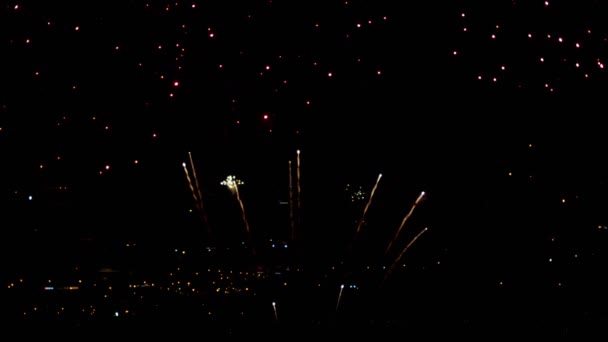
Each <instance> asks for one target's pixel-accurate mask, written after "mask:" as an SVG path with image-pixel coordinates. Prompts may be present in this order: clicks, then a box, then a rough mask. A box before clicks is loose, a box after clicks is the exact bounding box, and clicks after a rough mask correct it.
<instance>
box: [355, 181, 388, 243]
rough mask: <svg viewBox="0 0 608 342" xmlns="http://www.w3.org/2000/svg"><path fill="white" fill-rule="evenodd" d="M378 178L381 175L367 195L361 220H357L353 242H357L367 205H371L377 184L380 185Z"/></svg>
mask: <svg viewBox="0 0 608 342" xmlns="http://www.w3.org/2000/svg"><path fill="white" fill-rule="evenodd" d="M380 178H382V174H379V175H378V179H377V180H376V184H375V185H374V187H373V188H372V193H371V194H370V195H369V199H368V200H367V204H366V205H365V208H364V209H363V215H361V219H360V220H359V224H358V225H357V230H356V231H355V238H354V239H353V240H357V237H358V236H359V231H361V226H363V223H364V222H365V215H366V214H367V209H369V205H370V204H371V203H372V199H373V198H374V193H375V192H376V188H377V187H378V183H380Z"/></svg>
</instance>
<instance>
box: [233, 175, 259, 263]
mask: <svg viewBox="0 0 608 342" xmlns="http://www.w3.org/2000/svg"><path fill="white" fill-rule="evenodd" d="M234 191H235V194H236V200H237V201H238V202H239V205H240V207H241V215H242V217H243V223H245V229H246V230H247V237H248V239H249V244H250V245H251V253H252V254H253V255H254V256H255V255H256V253H255V248H254V246H253V239H252V237H251V230H250V229H249V221H247V216H246V215H245V205H244V204H243V201H242V200H241V195H240V194H239V186H238V182H235V183H234Z"/></svg>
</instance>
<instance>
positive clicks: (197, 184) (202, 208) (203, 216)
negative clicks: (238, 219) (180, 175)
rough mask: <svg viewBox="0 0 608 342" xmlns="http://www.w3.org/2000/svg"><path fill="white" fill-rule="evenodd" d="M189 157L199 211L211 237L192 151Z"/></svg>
mask: <svg viewBox="0 0 608 342" xmlns="http://www.w3.org/2000/svg"><path fill="white" fill-rule="evenodd" d="M188 158H189V159H190V168H192V176H193V178H194V185H195V187H196V193H197V196H198V211H199V214H200V215H201V217H202V219H203V223H204V224H205V226H207V238H208V239H209V240H210V239H211V228H210V227H209V224H208V220H207V214H206V213H205V209H204V206H203V195H202V193H201V187H200V185H199V183H198V177H197V176H196V169H195V168H194V161H193V160H192V153H190V151H188Z"/></svg>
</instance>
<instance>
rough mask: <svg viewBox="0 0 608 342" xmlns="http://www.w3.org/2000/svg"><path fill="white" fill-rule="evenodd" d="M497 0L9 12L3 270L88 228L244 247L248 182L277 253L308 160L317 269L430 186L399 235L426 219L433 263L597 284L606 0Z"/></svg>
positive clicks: (507, 279)
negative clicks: (230, 182) (199, 206)
mask: <svg viewBox="0 0 608 342" xmlns="http://www.w3.org/2000/svg"><path fill="white" fill-rule="evenodd" d="M489 3H490V2H487V4H486V2H483V3H482V2H480V1H450V2H428V3H427V2H420V3H419V2H414V3H411V4H410V3H409V2H403V3H402V2H399V1H313V2H310V1H285V0H275V1H268V0H266V1H246V2H245V1H241V2H238V1H213V2H211V1H188V2H174V1H173V2H170V1H155V2H152V1H150V2H144V1H122V2H119V1H97V2H82V3H74V2H56V1H54V2H44V1H38V2H27V1H24V2H18V1H10V2H4V3H3V4H2V5H1V7H0V53H1V55H2V62H1V63H0V85H1V86H0V166H1V171H0V175H1V177H0V214H1V220H2V221H0V222H1V223H0V224H1V227H2V230H3V233H4V238H3V254H4V255H5V257H4V260H11V259H13V260H17V261H14V263H11V265H12V266H13V267H12V269H15V270H18V269H19V267H21V266H23V264H29V262H25V261H23V262H20V261H19V260H22V259H21V258H20V257H17V258H15V257H10V259H7V258H8V257H9V256H12V255H14V254H15V253H17V254H18V255H21V256H25V255H32V254H33V255H39V256H43V257H44V258H50V259H51V260H55V259H53V258H54V255H64V254H66V255H67V254H69V255H74V254H75V255H76V257H77V258H78V253H84V252H83V251H82V250H80V249H79V248H80V247H74V246H78V244H79V242H81V241H83V240H85V241H90V240H95V241H103V242H101V244H109V245H111V244H113V243H124V242H125V241H138V243H149V244H153V245H155V246H160V247H158V248H161V247H163V246H165V244H166V245H169V244H171V243H190V244H193V243H194V244H196V243H198V242H199V241H200V243H201V244H204V243H208V242H209V241H212V243H213V244H217V245H231V244H240V242H241V241H244V240H246V238H245V228H244V226H243V221H242V219H241V211H240V209H239V206H238V201H237V200H236V199H235V196H233V194H232V193H231V192H230V191H229V190H228V189H227V188H226V187H225V186H223V185H221V184H220V182H221V181H223V180H225V179H226V177H227V176H228V175H236V177H237V178H238V179H240V180H242V181H243V184H242V185H240V186H239V191H240V196H241V199H242V200H243V204H244V207H245V211H246V213H247V216H248V218H249V224H250V227H251V232H252V234H253V236H254V238H253V239H254V241H255V243H256V244H263V243H264V242H265V241H269V239H274V240H275V241H289V242H290V243H291V240H290V219H289V206H288V205H286V204H285V202H287V201H288V200H289V194H290V193H289V184H290V183H289V176H290V173H289V161H291V166H292V173H291V175H292V176H293V179H292V181H294V180H295V170H296V158H297V154H296V151H297V150H300V159H301V160H300V161H301V198H302V200H301V212H300V213H301V225H299V226H298V230H297V234H296V236H297V239H296V242H301V243H302V245H303V246H312V247H311V248H310V249H308V250H307V249H304V250H307V251H308V253H310V254H314V257H315V258H319V259H325V258H327V259H331V260H333V259H334V258H339V256H340V255H341V253H342V251H343V250H344V248H345V246H346V245H348V244H349V243H350V242H351V241H352V240H353V238H352V237H353V235H354V232H355V227H356V226H357V224H356V222H357V220H359V219H360V218H361V213H362V211H363V208H364V206H365V203H366V201H367V200H368V199H369V196H370V192H371V191H372V188H373V186H374V184H375V181H376V179H377V178H378V175H379V174H382V179H381V181H380V182H379V185H378V190H377V193H376V195H375V197H374V198H373V202H371V205H370V207H369V211H368V213H367V218H366V220H365V225H364V226H363V228H362V230H361V234H360V236H359V238H360V239H359V240H357V241H356V242H355V244H356V247H357V248H359V249H360V250H362V251H365V252H363V254H364V255H367V256H370V258H372V259H380V258H379V257H378V256H382V251H383V249H384V248H385V246H386V243H387V242H388V241H390V240H391V237H392V236H393V234H394V233H395V231H396V230H397V228H398V227H399V223H400V222H401V220H402V219H403V217H404V215H405V214H406V213H407V212H408V211H409V210H410V209H411V208H412V205H413V203H414V201H415V200H416V198H417V197H418V196H419V194H420V193H421V192H422V191H424V192H425V196H424V198H423V200H422V201H421V202H420V203H419V205H418V206H416V211H415V212H414V213H413V215H412V218H411V220H410V221H408V222H407V224H406V225H405V227H404V228H403V233H404V235H403V236H402V237H400V239H399V244H400V248H402V247H403V246H404V245H405V243H406V241H407V240H410V239H411V238H412V237H413V236H414V235H415V234H416V233H418V232H419V231H421V230H422V229H423V228H425V227H427V228H428V231H427V232H426V233H425V234H424V235H422V236H421V237H420V239H419V240H418V241H416V244H415V245H413V246H412V249H411V250H409V251H408V253H407V254H409V255H407V256H406V258H408V257H409V258H411V259H409V260H411V262H412V263H415V264H417V265H418V266H419V267H422V268H424V267H426V268H440V269H445V270H446V271H445V272H446V274H448V275H446V276H443V278H442V280H446V279H448V280H450V281H454V282H457V283H460V284H462V283H463V282H464V283H466V284H469V285H470V286H473V287H475V288H477V287H481V286H486V287H489V288H499V287H501V286H507V287H508V286H511V287H513V288H520V289H528V288H534V289H541V292H542V291H545V290H547V289H556V288H562V287H565V288H572V289H576V291H583V292H585V293H586V294H587V295H589V297H590V298H591V297H593V296H596V295H597V296H599V295H600V294H601V292H602V291H601V290H600V289H601V288H602V286H603V285H606V283H605V281H603V280H602V272H604V271H605V265H606V263H605V262H606V261H607V260H606V257H607V254H606V253H607V252H608V251H607V250H606V247H605V245H606V243H607V242H608V240H607V239H608V235H607V234H608V214H607V213H608V211H606V208H608V207H607V205H608V197H607V195H608V183H607V181H608V162H607V159H606V157H607V155H606V151H607V149H606V147H607V146H608V143H607V142H606V133H605V132H606V130H605V124H604V123H603V121H604V118H603V116H604V114H605V113H604V111H605V108H606V107H605V103H604V97H605V91H606V90H607V89H608V88H607V85H608V78H607V74H606V70H605V65H604V63H608V24H607V23H608V21H607V20H606V19H608V4H604V3H603V2H600V1H587V0H585V1H576V2H574V1H572V2H568V3H564V2H557V1H555V2H554V1H540V0H534V1H516V0H511V1H492V2H491V3H492V4H489ZM189 153H191V156H192V160H193V163H194V166H195V169H196V174H197V178H198V181H199V184H200V189H201V193H202V199H203V203H204V211H205V214H206V218H207V219H208V221H207V223H204V222H202V221H201V215H198V214H197V211H196V208H195V202H194V201H193V197H192V193H191V191H190V188H189V185H188V180H187V177H186V173H185V172H184V168H183V167H182V163H186V164H188V165H190V161H189ZM190 172H192V171H190ZM190 176H191V177H192V176H193V175H192V174H190ZM292 184H293V183H292ZM294 187H295V185H294ZM353 189H354V190H353ZM357 189H360V190H362V191H363V197H361V198H358V197H357V196H355V197H354V199H353V197H352V196H354V195H356V192H357V191H356V190H357ZM30 196H31V197H30ZM208 230H209V231H211V232H212V235H213V240H208V235H207V231H208ZM406 235H407V236H406ZM294 243H295V242H294ZM66 251H67V252H66ZM57 258H59V259H57V260H63V259H61V257H57ZM25 259H27V258H23V260H25ZM547 291H548V290H547ZM597 296H596V297H593V298H594V300H599V301H598V303H606V298H603V297H601V298H600V297H597ZM598 298H599V299H598ZM598 306H599V304H598ZM598 310H599V309H598ZM604 310H605V309H604Z"/></svg>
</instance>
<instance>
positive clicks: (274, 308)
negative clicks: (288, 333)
mask: <svg viewBox="0 0 608 342" xmlns="http://www.w3.org/2000/svg"><path fill="white" fill-rule="evenodd" d="M272 310H273V311H274V319H275V320H276V321H278V320H279V315H278V314H277V303H275V302H272Z"/></svg>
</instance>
